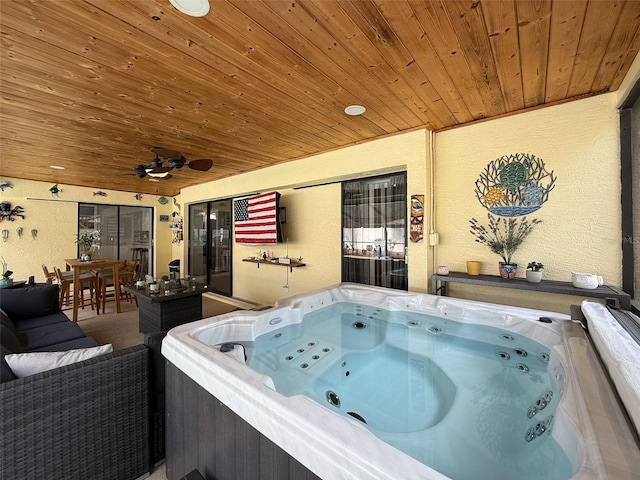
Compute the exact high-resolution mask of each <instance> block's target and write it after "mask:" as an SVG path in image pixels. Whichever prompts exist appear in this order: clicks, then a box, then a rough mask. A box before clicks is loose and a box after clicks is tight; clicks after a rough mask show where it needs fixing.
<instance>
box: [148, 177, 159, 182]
mask: <svg viewBox="0 0 640 480" xmlns="http://www.w3.org/2000/svg"><path fill="white" fill-rule="evenodd" d="M149 181H150V182H159V181H160V179H159V178H150V179H149Z"/></svg>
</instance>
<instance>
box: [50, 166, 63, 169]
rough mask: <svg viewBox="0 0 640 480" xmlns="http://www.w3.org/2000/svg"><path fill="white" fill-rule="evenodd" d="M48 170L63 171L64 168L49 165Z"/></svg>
mask: <svg viewBox="0 0 640 480" xmlns="http://www.w3.org/2000/svg"><path fill="white" fill-rule="evenodd" d="M49 168H53V169H54V170H64V167H61V166H60V165H49Z"/></svg>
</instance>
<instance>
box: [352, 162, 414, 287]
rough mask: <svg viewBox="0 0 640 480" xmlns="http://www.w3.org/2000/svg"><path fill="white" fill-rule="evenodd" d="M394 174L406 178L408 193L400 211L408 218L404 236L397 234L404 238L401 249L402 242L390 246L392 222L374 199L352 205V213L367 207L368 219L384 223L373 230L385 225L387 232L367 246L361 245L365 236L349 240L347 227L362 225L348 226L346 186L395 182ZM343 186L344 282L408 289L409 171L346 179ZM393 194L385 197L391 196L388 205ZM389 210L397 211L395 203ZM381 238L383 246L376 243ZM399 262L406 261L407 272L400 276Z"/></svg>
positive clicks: (369, 241) (387, 201) (404, 227)
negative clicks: (389, 238) (346, 231)
mask: <svg viewBox="0 0 640 480" xmlns="http://www.w3.org/2000/svg"><path fill="white" fill-rule="evenodd" d="M394 177H401V178H402V181H403V182H404V193H403V194H402V195H403V198H404V200H403V202H402V203H403V205H402V208H401V209H400V210H398V211H401V212H402V218H403V220H404V224H403V232H402V234H401V235H399V236H396V239H397V238H400V237H401V238H402V239H403V243H402V244H401V245H402V248H401V251H400V252H396V251H394V248H395V246H398V245H399V244H400V242H396V243H394V244H393V245H394V246H392V247H391V249H389V246H390V243H389V240H388V236H387V234H388V233H389V232H388V229H389V228H391V227H390V224H389V223H388V221H387V220H386V217H385V216H384V215H383V214H382V210H381V209H380V208H376V202H371V201H368V203H359V204H356V205H352V206H351V207H352V208H351V210H352V214H355V212H356V210H358V211H360V210H362V212H364V211H365V210H366V212H367V214H366V215H364V217H366V218H367V221H369V219H373V222H374V223H375V221H376V219H379V220H380V221H382V222H383V223H384V225H380V226H376V227H371V229H376V228H377V229H379V228H382V229H383V234H382V235H381V237H383V238H380V239H375V240H374V239H368V240H367V241H366V242H365V243H366V244H367V245H366V248H365V245H364V244H361V243H362V241H363V240H365V239H364V237H363V238H362V239H358V240H357V241H356V239H355V238H351V239H350V242H347V241H346V240H345V229H347V228H358V227H353V226H352V227H348V226H347V225H346V217H347V212H346V210H347V208H346V207H347V206H346V205H345V203H346V198H345V197H346V195H345V185H346V184H348V183H356V182H362V183H365V184H372V183H376V182H380V183H384V182H387V181H388V182H391V181H392V179H393V178H394ZM341 186H342V187H341V208H342V211H341V242H342V248H341V251H342V256H341V281H343V282H355V283H362V284H364V285H374V286H375V285H379V286H385V287H389V288H395V289H397V290H405V291H406V290H408V272H409V265H408V262H407V247H408V242H409V238H408V234H409V216H408V213H407V210H408V207H407V205H408V194H407V172H406V171H401V172H395V173H388V174H384V175H375V176H372V177H363V178H356V179H350V180H345V181H343V182H341ZM392 188H393V187H392ZM391 195H393V193H392V192H391V193H385V195H384V196H385V198H386V197H389V199H388V200H385V202H384V203H385V204H386V203H393V202H392V201H391V200H392V199H391ZM374 198H376V197H374ZM377 199H378V200H381V197H380V196H377ZM382 203H383V202H378V204H379V206H380V205H382ZM379 206H378V207H379ZM353 207H355V208H353ZM389 209H391V210H393V206H389ZM383 218H384V221H383ZM363 228H364V227H363ZM354 235H355V234H354ZM363 235H364V232H363ZM352 237H353V235H352ZM377 240H382V242H381V244H380V245H377V244H376V242H377ZM373 257H375V258H373ZM399 263H401V264H402V270H403V275H398V274H397V273H396V274H393V272H394V271H397V270H399V269H397V268H396V267H397V266H398V264H399ZM401 277H402V278H401Z"/></svg>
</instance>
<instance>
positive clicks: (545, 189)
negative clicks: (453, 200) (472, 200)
mask: <svg viewBox="0 0 640 480" xmlns="http://www.w3.org/2000/svg"><path fill="white" fill-rule="evenodd" d="M555 181H556V178H555V176H554V175H553V171H551V172H548V171H547V170H546V168H545V165H544V162H543V161H542V159H540V158H537V157H536V156H534V155H530V154H528V153H514V154H511V155H503V156H502V157H499V158H496V159H495V160H494V161H493V162H491V163H489V164H488V165H487V167H486V168H485V169H484V172H482V173H481V174H480V177H479V178H478V179H477V180H476V188H475V194H476V197H477V198H478V201H479V202H480V204H481V205H482V206H483V207H484V208H486V209H487V210H489V211H490V212H491V213H493V214H494V215H499V216H501V217H519V216H522V215H527V214H529V213H532V212H535V211H536V210H538V209H539V208H540V207H541V206H542V204H543V203H545V202H546V201H547V200H548V199H549V192H550V191H551V190H553V187H554V186H555Z"/></svg>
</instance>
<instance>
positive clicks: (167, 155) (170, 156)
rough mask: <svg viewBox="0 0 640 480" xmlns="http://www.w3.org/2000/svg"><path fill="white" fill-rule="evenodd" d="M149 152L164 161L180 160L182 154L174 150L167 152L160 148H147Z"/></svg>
mask: <svg viewBox="0 0 640 480" xmlns="http://www.w3.org/2000/svg"><path fill="white" fill-rule="evenodd" d="M149 150H151V151H152V152H153V153H155V154H156V155H157V156H159V157H160V158H163V159H165V160H178V159H180V158H182V153H180V152H178V151H176V150H169V149H167V148H162V147H149Z"/></svg>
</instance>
